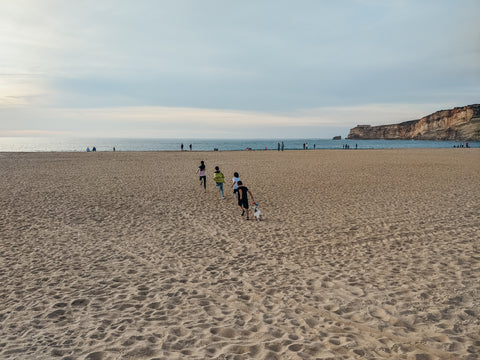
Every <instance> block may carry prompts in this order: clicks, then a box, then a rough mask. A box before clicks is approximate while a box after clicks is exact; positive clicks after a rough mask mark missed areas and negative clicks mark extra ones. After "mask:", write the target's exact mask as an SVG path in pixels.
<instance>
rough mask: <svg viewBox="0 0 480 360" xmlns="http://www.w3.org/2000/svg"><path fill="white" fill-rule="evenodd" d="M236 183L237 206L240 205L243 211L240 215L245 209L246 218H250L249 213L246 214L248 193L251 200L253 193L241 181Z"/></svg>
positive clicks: (243, 212)
mask: <svg viewBox="0 0 480 360" xmlns="http://www.w3.org/2000/svg"><path fill="white" fill-rule="evenodd" d="M237 184H238V206H240V207H241V208H242V209H243V211H242V216H243V215H244V214H245V211H246V212H247V220H250V218H249V214H248V194H250V196H251V197H252V201H255V200H254V199H253V194H252V192H251V191H250V190H248V188H247V187H246V186H245V185H243V183H242V182H241V181H238V182H237Z"/></svg>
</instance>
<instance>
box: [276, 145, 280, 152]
mask: <svg viewBox="0 0 480 360" xmlns="http://www.w3.org/2000/svg"><path fill="white" fill-rule="evenodd" d="M277 149H278V150H277V151H280V143H278V146H277Z"/></svg>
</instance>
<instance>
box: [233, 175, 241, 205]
mask: <svg viewBox="0 0 480 360" xmlns="http://www.w3.org/2000/svg"><path fill="white" fill-rule="evenodd" d="M239 181H240V175H238V172H235V173H233V179H232V188H233V193H234V194H237V200H238V197H239V194H238V182H239Z"/></svg>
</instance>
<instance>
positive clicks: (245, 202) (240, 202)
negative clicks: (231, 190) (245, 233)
mask: <svg viewBox="0 0 480 360" xmlns="http://www.w3.org/2000/svg"><path fill="white" fill-rule="evenodd" d="M238 206H241V207H243V208H244V209H248V199H241V200H240V199H238Z"/></svg>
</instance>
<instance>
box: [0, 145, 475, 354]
mask: <svg viewBox="0 0 480 360" xmlns="http://www.w3.org/2000/svg"><path fill="white" fill-rule="evenodd" d="M200 160H205V162H206V165H207V175H208V177H207V193H203V188H201V187H200V185H199V181H198V176H197V175H195V171H196V168H197V167H198V165H199V163H200ZM215 165H218V166H220V168H221V170H222V171H223V172H224V174H225V177H226V179H227V184H226V186H225V194H226V199H225V200H222V199H221V198H220V195H219V193H218V191H217V190H216V189H215V187H214V185H213V181H212V173H213V169H214V166H215ZM234 171H238V172H239V173H240V177H241V179H242V181H243V182H244V183H245V185H246V186H247V187H249V189H250V190H251V191H252V192H253V195H254V197H255V200H256V201H257V202H258V203H259V206H260V209H261V210H262V211H263V213H264V221H262V222H256V221H253V220H250V221H248V222H247V221H246V220H245V218H244V217H241V216H240V210H239V208H238V207H237V206H236V203H235V199H234V197H233V194H232V191H231V189H230V181H231V180H230V179H231V178H232V176H233V172H234ZM0 184H1V185H0V205H1V206H0V284H1V287H0V358H1V359H64V360H67V359H90V360H99V359H148V360H151V359H209V358H211V359H358V358H366V359H390V358H397V359H477V358H478V354H479V353H480V332H479V329H480V321H479V318H480V300H479V298H480V292H479V290H480V280H479V279H480V240H479V239H480V222H479V219H480V149H402V150H358V151H356V150H348V151H347V150H338V151H337V150H316V151H313V150H311V151H286V152H277V151H254V152H183V153H181V152H152V153H134V152H130V153H121V152H116V153H112V152H110V153H100V152H97V153H23V154H11V153H2V154H0Z"/></svg>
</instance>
